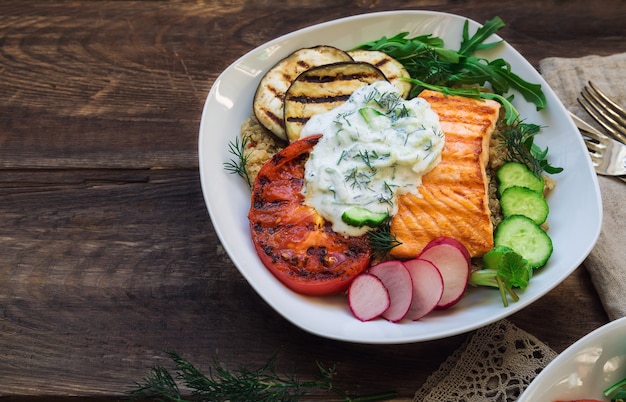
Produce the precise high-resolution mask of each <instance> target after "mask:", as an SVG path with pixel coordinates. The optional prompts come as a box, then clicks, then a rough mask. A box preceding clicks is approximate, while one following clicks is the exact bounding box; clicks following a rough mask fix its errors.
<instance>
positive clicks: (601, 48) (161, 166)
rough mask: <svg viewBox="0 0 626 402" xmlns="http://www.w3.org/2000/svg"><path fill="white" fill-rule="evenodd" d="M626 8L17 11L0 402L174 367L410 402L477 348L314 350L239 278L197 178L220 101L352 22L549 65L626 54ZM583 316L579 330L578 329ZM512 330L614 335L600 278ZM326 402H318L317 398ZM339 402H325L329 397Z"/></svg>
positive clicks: (2, 22) (187, 6)
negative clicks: (260, 51) (211, 103)
mask: <svg viewBox="0 0 626 402" xmlns="http://www.w3.org/2000/svg"><path fill="white" fill-rule="evenodd" d="M625 5H626V3H624V2H623V1H621V0H603V1H598V2H590V1H588V0H587V1H579V0H574V1H555V0H553V1H543V0H542V1H526V2H503V1H492V0H487V1H478V0H475V1H470V0H467V1H452V0H449V1H446V0H438V1H437V0H432V1H426V0H417V1H415V0H413V1H400V0H392V1H384V2H383V1H377V0H355V1H345V0H343V1H342V0H337V1H335V0H333V1H331V0H315V1H313V0H304V1H293V0H286V1H283V2H276V1H269V0H266V1H243V0H230V1H194V2H184V1H171V2H167V1H95V0H94V1H87V0H83V1H54V2H50V1H43V0H41V1H31V0H13V1H3V2H1V3H0V228H1V229H0V256H1V258H0V399H2V400H7V401H23V400H30V399H37V397H40V399H41V400H49V398H51V397H52V396H56V397H58V398H59V399H57V400H72V398H70V397H71V396H79V397H81V398H86V397H92V398H94V400H96V399H97V400H103V399H106V400H115V399H118V398H120V397H121V396H123V395H124V393H125V391H127V389H128V387H130V386H131V385H132V384H133V382H135V381H139V380H141V378H142V377H143V375H144V374H145V373H146V372H147V370H148V369H149V368H150V367H152V366H155V365H158V364H166V365H167V364H168V360H167V358H166V355H165V352H166V351H169V350H175V351H177V352H178V353H180V354H182V355H183V356H185V357H188V358H189V359H190V360H191V361H192V362H194V363H196V364H197V365H198V366H199V367H200V368H203V369H207V368H208V367H209V364H210V362H211V359H212V358H213V357H214V356H217V357H219V359H220V360H221V361H223V362H224V364H225V365H226V366H227V367H231V368H238V367H240V366H242V365H246V366H248V367H251V368H255V367H260V366H261V365H262V364H263V363H265V362H266V361H267V359H268V358H269V357H270V356H271V355H272V354H274V353H275V352H279V363H280V365H281V367H284V368H289V367H291V365H292V364H295V365H296V366H297V367H298V369H299V371H300V372H301V373H302V375H303V377H307V376H308V375H312V374H314V373H315V370H316V368H315V361H316V360H317V361H321V362H323V363H326V364H329V365H330V364H335V363H336V364H337V371H338V377H337V380H336V385H337V386H338V387H339V388H341V389H345V390H347V391H348V392H350V393H354V394H363V393H369V392H376V391H383V390H389V389H393V390H396V391H397V392H398V393H399V397H400V398H401V399H410V398H411V396H412V395H413V392H414V391H415V390H416V389H418V388H419V387H420V386H421V385H422V384H423V382H424V381H425V380H426V378H427V377H428V375H430V374H431V373H432V372H433V371H435V370H436V369H437V367H438V366H439V364H440V363H441V362H443V361H444V360H445V358H446V357H447V356H449V355H450V354H451V353H452V352H453V351H454V350H455V349H456V348H457V347H458V346H460V345H461V343H462V342H463V340H464V339H465V338H466V337H467V334H465V335H458V336H455V337H451V338H448V339H443V340H438V341H430V342H424V343H418V344H409V345H360V344H347V343H341V342H337V341H332V340H327V339H322V338H319V337H316V336H314V335H311V334H308V333H306V332H304V331H302V330H300V329H298V328H296V327H294V326H293V325H292V324H290V323H289V322H287V321H285V320H284V319H283V318H282V317H281V316H279V315H278V314H277V313H276V312H274V311H273V310H272V309H271V308H270V307H269V306H268V305H267V304H266V303H265V302H264V301H263V300H261V298H260V297H259V296H258V295H257V294H256V293H255V292H254V290H253V289H252V288H251V287H250V286H249V285H248V284H247V283H246V281H245V280H244V278H243V277H242V276H241V275H240V274H239V272H238V271H237V269H236V268H235V267H234V266H233V264H232V263H231V262H230V259H229V258H228V256H227V255H226V254H225V252H224V250H223V248H222V247H221V245H220V242H219V239H218V237H217V235H216V233H215V231H214V229H213V227H212V225H211V222H210V219H209V216H208V213H207V211H206V207H205V204H204V201H203V198H202V193H201V189H200V182H199V174H198V155H197V137H198V129H199V124H200V118H201V114H202V108H203V104H204V100H205V98H206V95H207V93H208V91H209V89H210V87H211V84H212V83H213V81H214V80H215V79H216V78H217V76H218V75H219V74H220V72H221V71H222V70H223V69H225V68H226V67H227V66H228V65H229V64H231V63H232V62H233V61H234V60H236V59H237V58H238V57H240V56H241V55H243V54H245V53H246V52H247V51H250V50H252V49H253V48H254V47H256V46H258V45H260V44H262V43H264V42H266V41H268V40H270V39H273V38H275V37H277V36H279V35H282V34H285V33H288V32H291V31H293V30H295V29H299V28H303V27H306V26H309V25H311V24H315V23H319V22H324V21H328V20H331V19H334V18H340V17H346V16H349V15H354V14H360V13H367V12H375V11H383V10H393V9H424V10H433V11H445V12H451V13H456V14H461V15H464V16H467V17H469V18H472V19H474V20H476V21H479V22H483V21H485V20H486V19H489V18H492V17H493V16H495V15H499V16H501V17H502V18H503V19H504V21H505V22H506V23H507V26H506V27H505V28H504V29H503V30H502V31H501V35H502V36H503V37H504V38H505V39H506V40H507V41H508V42H510V43H511V44H512V45H513V46H514V47H516V48H517V49H518V50H519V51H520V52H521V53H522V54H523V55H524V56H525V57H527V58H528V59H529V61H530V62H531V63H532V64H533V65H535V66H538V62H539V60H541V59H542V58H544V57H549V56H564V57H579V56H584V55H588V54H600V55H608V54H611V53H616V52H624V51H626V40H624V39H625V38H626V26H625V24H624V23H623V22H624V21H625V20H626V6H625ZM572 317H575V318H576V319H572ZM511 321H512V322H513V323H515V324H516V325H518V326H519V327H520V328H522V329H525V330H527V331H528V332H530V333H532V334H534V335H535V336H537V337H538V338H539V339H541V340H543V341H544V342H546V343H547V344H549V345H550V346H551V347H552V348H554V349H555V350H556V351H559V352H560V351H562V350H564V349H565V348H566V347H568V346H569V345H571V344H572V343H573V342H574V341H576V340H577V339H579V338H580V337H581V336H583V335H585V334H586V333H588V332H590V331H591V330H593V329H595V328H597V327H599V326H600V325H602V324H603V323H605V322H606V321H607V317H606V314H605V313H604V311H603V309H602V306H601V305H600V302H599V300H598V297H597V295H596V293H595V290H594V288H593V286H592V285H591V282H590V278H589V275H588V273H587V272H586V270H585V269H584V267H581V268H579V269H578V270H577V271H575V272H574V273H573V274H572V275H571V276H570V277H569V278H568V279H566V280H565V281H564V282H563V283H562V284H561V285H559V286H558V287H557V288H556V289H554V290H553V291H552V292H550V293H549V294H548V295H546V296H545V297H544V298H542V299H540V300H539V301H537V302H535V303H534V304H533V305H532V306H530V307H528V308H527V309H525V310H523V311H521V312H519V313H517V314H515V315H513V316H512V317H511ZM312 397H313V398H315V397H316V396H315V395H313V396H312ZM317 397H318V398H320V399H321V398H322V397H321V396H317Z"/></svg>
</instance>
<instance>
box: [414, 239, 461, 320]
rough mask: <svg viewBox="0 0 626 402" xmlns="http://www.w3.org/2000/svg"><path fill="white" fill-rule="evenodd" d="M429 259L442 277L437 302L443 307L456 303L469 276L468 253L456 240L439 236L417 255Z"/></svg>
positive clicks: (438, 305)
mask: <svg viewBox="0 0 626 402" xmlns="http://www.w3.org/2000/svg"><path fill="white" fill-rule="evenodd" d="M417 258H418V259H421V260H427V261H430V262H431V263H432V264H433V265H434V266H435V267H437V269H439V272H440V273H441V277H442V278H443V295H442V296H441V300H439V303H438V304H437V308H438V309H445V308H448V307H451V306H453V305H454V304H456V303H457V302H458V301H459V300H460V299H461V297H462V296H463V294H464V293H465V290H466V289H467V284H468V281H469V276H470V269H471V265H470V255H469V252H468V251H467V248H465V246H464V245H463V244H462V243H461V242H459V241H458V240H455V239H452V238H449V237H441V238H437V239H435V240H432V241H431V242H430V243H429V244H427V245H426V247H424V250H423V251H422V252H421V253H420V255H419V256H418V257H417Z"/></svg>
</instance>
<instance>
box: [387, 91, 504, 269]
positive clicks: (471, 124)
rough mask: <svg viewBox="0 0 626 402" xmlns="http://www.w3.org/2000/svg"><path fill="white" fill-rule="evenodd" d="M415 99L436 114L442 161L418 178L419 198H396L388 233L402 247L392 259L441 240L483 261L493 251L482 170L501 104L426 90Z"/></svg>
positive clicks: (415, 196) (392, 253)
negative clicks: (441, 136)
mask: <svg viewBox="0 0 626 402" xmlns="http://www.w3.org/2000/svg"><path fill="white" fill-rule="evenodd" d="M419 96H420V97H421V98H424V99H425V100H427V101H428V103H430V106H431V108H432V109H433V110H434V111H435V112H436V113H437V114H438V115H439V120H440V122H441V126H442V129H443V132H444V134H445V139H446V142H445V147H444V149H443V152H442V154H441V162H440V163H439V164H438V165H437V166H435V168H434V169H433V170H431V171H430V172H428V173H427V174H425V175H424V176H423V177H422V184H421V186H419V187H418V191H419V195H417V194H414V193H408V194H403V195H400V196H399V197H398V212H397V214H396V215H394V217H393V218H392V219H391V227H390V229H391V232H392V233H393V234H394V235H395V237H396V239H397V240H398V241H399V242H401V243H402V244H400V245H398V246H397V247H394V248H393V249H392V250H391V255H392V257H395V258H402V259H408V258H414V257H416V256H417V255H418V254H419V253H420V252H421V251H422V249H423V248H424V247H425V246H426V244H428V242H430V241H431V240H433V239H435V238H437V237H442V236H446V237H452V238H454V239H456V240H458V241H460V242H461V243H463V244H464V245H465V247H467V249H468V251H469V253H470V256H472V257H479V256H482V255H484V254H485V253H486V252H487V251H489V250H490V249H491V248H493V225H492V223H491V212H490V209H489V191H488V185H489V179H488V177H487V173H486V170H487V163H488V162H489V143H490V141H491V135H492V133H493V132H494V130H495V127H496V122H497V120H498V115H499V112H500V104H499V103H498V102H496V101H492V100H479V99H470V98H465V97H460V96H446V95H444V94H442V93H440V92H434V91H429V90H425V91H423V92H422V93H421V94H420V95H419Z"/></svg>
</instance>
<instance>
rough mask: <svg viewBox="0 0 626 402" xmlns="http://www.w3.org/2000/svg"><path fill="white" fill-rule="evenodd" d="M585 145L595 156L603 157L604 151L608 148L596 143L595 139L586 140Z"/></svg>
mask: <svg viewBox="0 0 626 402" xmlns="http://www.w3.org/2000/svg"><path fill="white" fill-rule="evenodd" d="M584 141H585V145H586V146H587V150H588V151H589V152H593V153H594V154H595V155H598V156H599V155H601V154H602V151H604V149H605V148H606V146H604V145H602V144H601V143H600V142H598V141H594V140H593V139H589V138H585V139H584Z"/></svg>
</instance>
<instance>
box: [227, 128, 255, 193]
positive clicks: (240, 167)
mask: <svg viewBox="0 0 626 402" xmlns="http://www.w3.org/2000/svg"><path fill="white" fill-rule="evenodd" d="M248 139H249V138H248V137H247V136H246V137H244V138H242V139H241V141H239V137H235V140H234V141H229V142H228V152H230V153H231V154H232V155H233V156H234V157H235V158H234V159H231V160H230V161H228V162H224V169H226V171H227V172H229V173H231V174H237V175H239V176H241V177H242V178H243V179H244V180H245V181H246V183H248V186H249V187H250V188H252V181H251V180H250V176H249V175H248V169H247V168H246V164H247V163H248V154H246V152H245V150H246V146H247V145H248Z"/></svg>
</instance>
